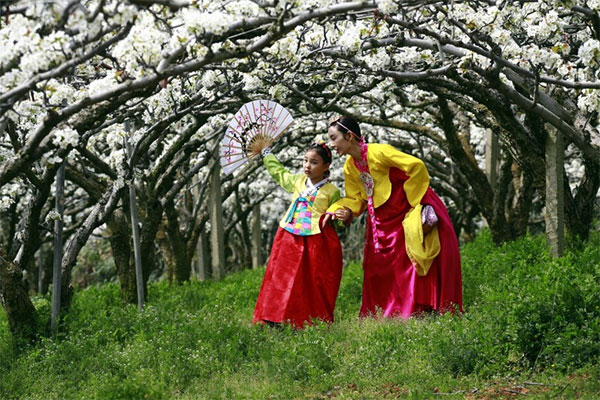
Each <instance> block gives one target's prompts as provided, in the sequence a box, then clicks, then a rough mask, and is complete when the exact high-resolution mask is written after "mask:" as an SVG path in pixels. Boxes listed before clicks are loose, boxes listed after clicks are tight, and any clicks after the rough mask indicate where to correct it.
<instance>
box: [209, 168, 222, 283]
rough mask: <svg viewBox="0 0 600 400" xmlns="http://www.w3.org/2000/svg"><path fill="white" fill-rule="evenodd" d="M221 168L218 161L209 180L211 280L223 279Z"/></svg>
mask: <svg viewBox="0 0 600 400" xmlns="http://www.w3.org/2000/svg"><path fill="white" fill-rule="evenodd" d="M220 173H221V166H220V164H219V162H218V160H215V163H214V165H213V168H212V176H211V179H210V194H209V206H208V207H209V212H210V247H211V270H212V271H211V272H212V278H213V279H215V280H219V279H221V278H222V277H223V268H224V266H225V243H224V236H223V205H222V204H221V176H220Z"/></svg>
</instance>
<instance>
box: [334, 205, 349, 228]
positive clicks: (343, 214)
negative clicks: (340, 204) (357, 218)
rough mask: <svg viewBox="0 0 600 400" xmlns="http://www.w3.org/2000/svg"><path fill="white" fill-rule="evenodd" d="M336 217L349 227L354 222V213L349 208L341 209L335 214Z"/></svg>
mask: <svg viewBox="0 0 600 400" xmlns="http://www.w3.org/2000/svg"><path fill="white" fill-rule="evenodd" d="M335 217H336V218H337V219H339V220H341V221H342V222H343V223H344V225H346V226H348V225H350V223H351V222H352V217H353V215H352V211H351V210H350V209H349V208H348V207H344V208H340V209H339V210H337V211H336V212H335Z"/></svg>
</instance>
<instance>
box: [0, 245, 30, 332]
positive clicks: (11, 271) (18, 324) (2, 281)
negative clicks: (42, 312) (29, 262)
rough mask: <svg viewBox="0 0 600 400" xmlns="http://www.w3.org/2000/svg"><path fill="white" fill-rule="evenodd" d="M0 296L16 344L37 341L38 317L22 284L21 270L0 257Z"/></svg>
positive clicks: (25, 287)
mask: <svg viewBox="0 0 600 400" xmlns="http://www.w3.org/2000/svg"><path fill="white" fill-rule="evenodd" d="M0 296H1V298H2V306H3V307H4V311H5V312H6V318H7V320H8V326H9V328H10V332H11V333H12V335H13V337H14V338H15V340H16V342H17V343H20V342H22V341H25V342H26V343H32V342H34V341H35V340H36V339H37V336H38V332H37V321H38V315H37V311H36V309H35V307H34V306H33V303H32V302H31V299H30V298H29V293H28V291H27V285H25V283H24V282H23V270H22V269H21V268H19V266H17V265H15V264H13V263H11V262H9V261H8V260H5V259H4V257H2V256H0Z"/></svg>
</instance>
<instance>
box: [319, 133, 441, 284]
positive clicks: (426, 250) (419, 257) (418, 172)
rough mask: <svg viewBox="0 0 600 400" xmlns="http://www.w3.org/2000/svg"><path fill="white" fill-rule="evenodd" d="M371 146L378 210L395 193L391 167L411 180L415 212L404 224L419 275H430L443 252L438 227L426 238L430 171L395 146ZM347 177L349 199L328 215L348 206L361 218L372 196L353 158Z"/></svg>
mask: <svg viewBox="0 0 600 400" xmlns="http://www.w3.org/2000/svg"><path fill="white" fill-rule="evenodd" d="M367 146H368V151H367V163H368V164H369V171H370V173H371V176H372V177H373V182H374V188H373V205H374V207H375V208H377V207H379V206H381V205H382V204H384V203H385V202H386V201H387V200H388V199H389V198H390V195H391V193H392V183H391V182H390V176H389V173H390V168H398V169H400V170H402V171H404V173H406V175H408V179H407V180H406V182H404V192H405V193H406V199H407V200H408V202H409V203H410V205H411V209H410V210H409V211H408V213H407V214H406V216H405V217H404V221H403V223H402V225H403V226H404V235H405V243H406V252H407V253H408V256H409V257H410V259H411V261H412V263H413V265H414V266H415V268H416V269H417V273H418V274H419V275H421V276H423V275H427V272H428V271H429V268H430V267H431V263H432V262H433V260H434V259H435V257H436V256H437V255H438V254H439V252H440V239H439V235H438V231H437V226H436V227H435V228H434V229H433V230H432V231H431V232H430V233H429V234H428V235H427V236H425V237H423V226H422V224H421V199H422V198H423V196H424V195H425V192H426V191H427V188H428V187H429V173H428V172H427V168H426V167H425V164H424V163H423V161H421V160H420V159H418V158H416V157H413V156H411V155H409V154H406V153H403V152H401V151H399V150H397V149H396V148H394V147H393V146H390V145H387V144H378V143H372V144H368V145H367ZM344 176H345V188H346V196H345V197H343V198H341V199H340V200H338V201H337V202H335V204H333V205H332V206H331V207H329V208H328V209H327V212H335V211H336V210H338V209H340V208H342V207H348V208H349V209H350V210H352V213H353V214H354V216H359V215H360V214H362V212H363V211H364V210H365V209H366V206H367V200H368V196H367V192H366V190H365V188H364V187H363V184H362V182H361V180H360V171H359V170H358V169H357V168H356V166H355V165H354V161H353V159H352V157H348V159H346V163H345V164H344ZM367 234H369V233H367Z"/></svg>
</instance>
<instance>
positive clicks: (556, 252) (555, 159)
mask: <svg viewBox="0 0 600 400" xmlns="http://www.w3.org/2000/svg"><path fill="white" fill-rule="evenodd" d="M563 175H564V146H563V139H562V133H560V132H559V131H557V130H556V129H555V128H554V127H551V126H550V125H548V130H547V139H546V213H545V215H544V219H545V221H546V242H547V243H548V245H549V246H550V252H551V253H552V255H553V256H554V257H560V256H561V255H562V254H563V250H564V245H565V237H564V210H565V203H564V186H563Z"/></svg>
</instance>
